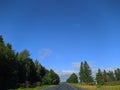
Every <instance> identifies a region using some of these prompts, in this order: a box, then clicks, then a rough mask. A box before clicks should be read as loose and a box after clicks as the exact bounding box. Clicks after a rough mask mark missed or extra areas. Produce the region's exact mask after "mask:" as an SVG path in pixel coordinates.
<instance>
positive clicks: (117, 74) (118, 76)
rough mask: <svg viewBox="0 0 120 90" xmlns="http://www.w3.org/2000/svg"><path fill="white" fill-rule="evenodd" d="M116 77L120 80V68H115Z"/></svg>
mask: <svg viewBox="0 0 120 90" xmlns="http://www.w3.org/2000/svg"><path fill="white" fill-rule="evenodd" d="M115 78H116V80H117V81H120V69H119V68H117V69H116V70H115Z"/></svg>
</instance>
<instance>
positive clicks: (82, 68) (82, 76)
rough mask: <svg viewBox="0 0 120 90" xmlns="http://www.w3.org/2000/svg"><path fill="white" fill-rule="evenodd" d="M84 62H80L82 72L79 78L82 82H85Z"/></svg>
mask: <svg viewBox="0 0 120 90" xmlns="http://www.w3.org/2000/svg"><path fill="white" fill-rule="evenodd" d="M84 74H85V73H84V64H83V62H81V64H80V72H79V75H80V77H79V79H80V82H81V83H83V82H84Z"/></svg>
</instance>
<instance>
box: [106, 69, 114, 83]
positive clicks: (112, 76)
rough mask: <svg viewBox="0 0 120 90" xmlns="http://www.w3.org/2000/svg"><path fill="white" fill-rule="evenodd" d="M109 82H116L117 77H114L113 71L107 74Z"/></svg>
mask: <svg viewBox="0 0 120 90" xmlns="http://www.w3.org/2000/svg"><path fill="white" fill-rule="evenodd" d="M107 81H108V82H112V81H115V76H114V73H113V71H109V72H108V73H107Z"/></svg>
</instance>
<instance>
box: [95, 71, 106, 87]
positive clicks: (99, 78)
mask: <svg viewBox="0 0 120 90" xmlns="http://www.w3.org/2000/svg"><path fill="white" fill-rule="evenodd" d="M96 81H97V85H103V84H104V78H103V74H102V72H101V70H100V69H98V72H97V73H96Z"/></svg>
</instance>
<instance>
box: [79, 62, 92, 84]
mask: <svg viewBox="0 0 120 90" xmlns="http://www.w3.org/2000/svg"><path fill="white" fill-rule="evenodd" d="M79 75H80V77H79V79H80V82H81V83H85V84H90V83H92V82H93V77H92V71H91V69H90V67H89V65H88V63H87V62H86V61H84V62H81V65H80V72H79Z"/></svg>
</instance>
